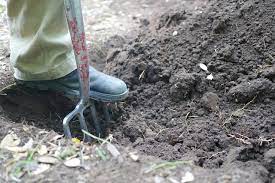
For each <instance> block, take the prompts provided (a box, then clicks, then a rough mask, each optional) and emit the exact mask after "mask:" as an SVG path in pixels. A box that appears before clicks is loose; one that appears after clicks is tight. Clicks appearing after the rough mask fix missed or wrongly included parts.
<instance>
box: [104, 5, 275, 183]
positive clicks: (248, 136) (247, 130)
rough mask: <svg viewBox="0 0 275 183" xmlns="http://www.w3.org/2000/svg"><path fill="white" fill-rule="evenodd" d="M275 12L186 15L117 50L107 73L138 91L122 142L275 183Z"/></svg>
mask: <svg viewBox="0 0 275 183" xmlns="http://www.w3.org/2000/svg"><path fill="white" fill-rule="evenodd" d="M274 9H275V1H265V0H230V1H211V2H210V5H209V7H207V8H205V10H204V11H203V12H202V13H201V14H194V13H192V12H189V11H188V10H185V9H182V8H180V7H179V8H177V9H173V10H169V11H167V13H165V14H163V15H162V16H161V17H160V19H159V24H157V25H156V26H155V29H154V30H153V31H152V30H148V29H147V30H145V31H143V32H142V33H141V34H140V35H139V36H138V37H137V38H136V39H134V40H133V41H132V42H130V43H129V44H128V45H126V46H124V47H123V48H122V49H118V50H116V56H115V57H113V58H112V59H109V60H108V61H109V63H108V65H107V69H106V70H107V71H108V72H109V73H111V74H114V75H116V76H118V77H120V78H122V79H123V80H125V81H126V82H127V84H128V86H129V87H130V90H131V92H130V96H129V98H128V100H127V103H125V104H123V106H122V109H124V112H123V117H122V118H121V120H120V123H121V125H120V126H119V127H117V128H115V129H114V134H115V135H116V137H117V138H118V139H123V140H122V141H121V143H122V144H132V145H133V147H135V148H136V149H138V150H140V151H142V152H144V153H146V154H148V155H152V156H157V157H160V158H162V159H167V160H176V159H185V158H192V159H195V160H196V163H197V165H199V166H201V167H205V168H219V167H228V166H231V165H233V164H234V165H236V166H239V167H246V166H248V165H247V163H249V162H259V163H258V165H257V166H255V167H254V166H251V167H250V168H251V169H258V168H259V166H260V167H261V168H263V169H267V170H268V171H269V173H268V177H269V179H268V180H270V181H271V180H273V181H274V177H275V172H274V168H273V167H274V157H275V156H274V153H273V156H272V157H273V164H272V163H266V161H264V159H265V157H266V156H267V155H266V154H268V153H267V152H268V151H272V152H274V148H275V142H274V138H275V115H274V112H275V101H274V95H275V83H274V81H275V80H274V79H275V74H274V61H275V52H274V50H275V18H274V17H275V13H274ZM175 31H177V32H176V33H175ZM199 63H204V64H206V65H207V66H208V71H209V73H208V74H210V73H212V74H213V76H214V79H213V80H207V79H206V77H207V73H206V72H204V71H203V70H201V69H200V67H199ZM234 149H235V150H234ZM236 149H237V150H236ZM272 149H273V150H272ZM232 153H233V154H235V155H234V157H233V159H232ZM270 161H271V160H270ZM271 167H272V168H271ZM262 180H263V182H265V181H267V180H266V179H262ZM267 182H268V181H267Z"/></svg>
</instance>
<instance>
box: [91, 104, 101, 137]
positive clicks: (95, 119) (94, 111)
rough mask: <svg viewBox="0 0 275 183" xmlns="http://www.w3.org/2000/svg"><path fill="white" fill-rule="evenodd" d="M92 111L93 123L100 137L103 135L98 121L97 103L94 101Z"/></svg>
mask: <svg viewBox="0 0 275 183" xmlns="http://www.w3.org/2000/svg"><path fill="white" fill-rule="evenodd" d="M90 110H91V113H92V119H93V123H94V125H95V130H96V134H97V136H99V137H100V136H101V135H102V131H101V127H100V123H99V121H98V119H97V115H96V108H95V102H94V101H93V100H92V101H91V106H90Z"/></svg>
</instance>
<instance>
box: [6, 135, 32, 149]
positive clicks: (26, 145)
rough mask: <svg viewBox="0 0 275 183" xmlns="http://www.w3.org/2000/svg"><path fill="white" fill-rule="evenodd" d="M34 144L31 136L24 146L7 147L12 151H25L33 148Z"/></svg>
mask: <svg viewBox="0 0 275 183" xmlns="http://www.w3.org/2000/svg"><path fill="white" fill-rule="evenodd" d="M32 146H33V139H32V138H30V140H29V141H28V142H27V143H26V144H25V145H24V146H6V147H5V149H7V150H8V151H11V152H16V153H24V152H26V151H28V150H29V149H32Z"/></svg>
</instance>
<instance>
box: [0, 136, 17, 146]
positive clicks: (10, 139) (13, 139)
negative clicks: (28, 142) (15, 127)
mask: <svg viewBox="0 0 275 183" xmlns="http://www.w3.org/2000/svg"><path fill="white" fill-rule="evenodd" d="M20 142H21V140H20V139H19V138H18V136H17V135H16V134H14V133H11V134H8V135H6V136H5V137H4V139H3V140H2V141H1V143H0V149H5V148H7V147H15V146H18V145H19V144H20Z"/></svg>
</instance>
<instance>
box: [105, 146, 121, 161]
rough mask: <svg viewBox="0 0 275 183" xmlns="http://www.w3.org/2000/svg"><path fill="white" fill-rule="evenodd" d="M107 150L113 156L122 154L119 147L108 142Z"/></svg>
mask: <svg viewBox="0 0 275 183" xmlns="http://www.w3.org/2000/svg"><path fill="white" fill-rule="evenodd" d="M107 150H108V151H109V152H110V153H111V154H112V156H113V157H115V158H117V157H118V156H120V152H119V151H118V150H117V148H116V147H115V146H114V145H113V144H109V143H108V144H107Z"/></svg>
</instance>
